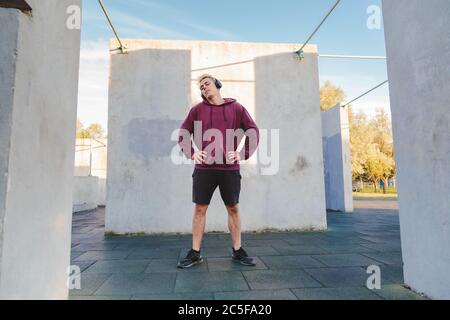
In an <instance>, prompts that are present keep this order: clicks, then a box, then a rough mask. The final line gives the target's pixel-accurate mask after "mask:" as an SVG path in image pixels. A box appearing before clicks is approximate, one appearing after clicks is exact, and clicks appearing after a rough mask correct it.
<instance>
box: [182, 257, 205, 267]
mask: <svg viewBox="0 0 450 320" xmlns="http://www.w3.org/2000/svg"><path fill="white" fill-rule="evenodd" d="M200 263H203V258H202V259H200V260H198V261H195V262H193V263H191V264H188V265H187V266H180V265H177V268H180V269H187V268H190V267H193V266H195V265H197V264H200Z"/></svg>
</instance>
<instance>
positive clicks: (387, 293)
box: [374, 284, 427, 300]
mask: <svg viewBox="0 0 450 320" xmlns="http://www.w3.org/2000/svg"><path fill="white" fill-rule="evenodd" d="M374 292H375V293H376V294H377V295H378V296H380V297H382V298H383V299H387V300H427V298H426V297H424V296H422V295H419V294H417V293H415V292H413V291H411V290H409V289H407V288H405V287H404V286H402V285H398V284H391V285H384V286H383V285H382V286H381V290H374Z"/></svg>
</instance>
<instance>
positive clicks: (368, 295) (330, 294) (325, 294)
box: [292, 287, 381, 300]
mask: <svg viewBox="0 0 450 320" xmlns="http://www.w3.org/2000/svg"><path fill="white" fill-rule="evenodd" d="M292 292H293V293H294V294H295V295H296V296H297V297H298V299H300V300H380V299H381V298H380V297H379V296H378V295H376V294H375V293H373V292H371V291H370V290H368V289H366V288H362V287H354V288H352V287H350V288H306V289H292Z"/></svg>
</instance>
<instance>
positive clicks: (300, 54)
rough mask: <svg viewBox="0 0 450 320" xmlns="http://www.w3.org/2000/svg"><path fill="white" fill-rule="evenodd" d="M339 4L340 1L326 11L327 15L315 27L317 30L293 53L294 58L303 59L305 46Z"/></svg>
mask: <svg viewBox="0 0 450 320" xmlns="http://www.w3.org/2000/svg"><path fill="white" fill-rule="evenodd" d="M340 2H341V0H337V1H336V3H335V4H334V5H333V7H332V8H331V9H330V11H328V13H327V14H326V16H325V17H324V18H323V19H322V21H321V22H320V24H319V25H318V26H317V28H316V29H315V30H314V31H313V33H312V34H311V35H310V36H309V38H308V39H307V40H306V41H305V43H304V44H303V46H302V47H301V48H300V49H299V50H297V51H295V52H294V57H295V58H297V59H300V60H302V59H303V58H304V57H305V54H304V52H303V49H304V48H305V47H306V45H307V44H308V43H309V41H310V40H311V39H312V37H314V35H315V34H316V33H317V31H319V29H320V27H321V26H322V25H323V24H324V22H325V21H326V20H327V19H328V17H329V16H330V15H331V13H332V12H333V11H334V9H336V7H337V6H338V4H339V3H340Z"/></svg>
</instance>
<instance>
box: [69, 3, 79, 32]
mask: <svg viewBox="0 0 450 320" xmlns="http://www.w3.org/2000/svg"><path fill="white" fill-rule="evenodd" d="M66 13H67V14H68V15H69V17H68V18H67V20H66V27H67V29H69V30H80V29H81V8H80V7H79V6H77V5H71V6H68V7H67V10H66Z"/></svg>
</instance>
